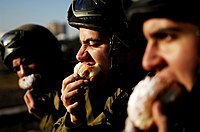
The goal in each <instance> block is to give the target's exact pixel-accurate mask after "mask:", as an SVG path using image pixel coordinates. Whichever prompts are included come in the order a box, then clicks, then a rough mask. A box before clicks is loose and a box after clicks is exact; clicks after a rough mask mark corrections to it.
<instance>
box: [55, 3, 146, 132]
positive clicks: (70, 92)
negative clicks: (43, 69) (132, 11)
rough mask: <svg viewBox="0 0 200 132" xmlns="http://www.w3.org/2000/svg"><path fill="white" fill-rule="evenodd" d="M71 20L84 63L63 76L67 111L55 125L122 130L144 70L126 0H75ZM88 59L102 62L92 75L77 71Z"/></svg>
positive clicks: (92, 63)
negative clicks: (130, 28)
mask: <svg viewBox="0 0 200 132" xmlns="http://www.w3.org/2000/svg"><path fill="white" fill-rule="evenodd" d="M68 23H69V25H71V26H72V27H75V28H77V29H78V30H79V31H80V33H79V36H80V42H81V47H80V49H79V51H78V53H77V55H76V59H77V60H78V61H79V64H80V65H81V64H83V65H82V67H81V66H80V67H79V68H77V67H76V68H75V69H78V72H74V73H73V74H72V75H70V76H68V77H66V78H65V79H64V81H63V86H62V96H61V99H62V101H63V104H64V106H65V108H66V110H67V113H66V115H65V116H64V117H63V118H61V119H60V120H59V121H58V122H57V123H56V124H55V131H84V130H85V131H95V132H96V131H114V132H120V131H121V130H122V129H123V127H124V120H125V117H126V115H127V112H126V105H127V100H128V97H129V93H130V91H132V87H133V86H134V85H135V83H136V82H137V81H138V80H139V79H141V78H142V77H143V76H144V74H145V72H144V71H143V70H142V69H141V65H140V64H141V63H140V59H141V55H142V51H143V50H142V48H141V49H139V48H138V49H136V48H135V45H134V43H133V42H131V41H130V40H131V38H129V27H128V21H127V18H126V15H125V13H124V9H123V6H122V3H121V1H120V0H73V1H72V3H71V6H70V7H69V10H68ZM85 63H86V65H87V66H85V67H95V66H96V65H97V66H99V69H100V70H98V72H97V73H96V74H95V75H94V76H93V78H92V79H91V78H89V79H88V78H86V77H85V76H82V74H80V73H79V72H80V71H81V70H82V69H84V64H85ZM75 71H76V70H75ZM89 72H90V71H89ZM83 74H87V73H86V72H83Z"/></svg>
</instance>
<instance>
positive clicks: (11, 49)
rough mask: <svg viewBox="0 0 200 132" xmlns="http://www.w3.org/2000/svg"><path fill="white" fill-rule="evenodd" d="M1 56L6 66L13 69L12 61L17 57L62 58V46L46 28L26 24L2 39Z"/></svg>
mask: <svg viewBox="0 0 200 132" xmlns="http://www.w3.org/2000/svg"><path fill="white" fill-rule="evenodd" d="M0 51H1V52H0V54H1V58H2V60H3V62H4V64H5V65H6V66H7V67H8V68H9V69H12V65H11V62H12V59H13V57H15V56H16V55H19V54H20V55H21V54H33V55H34V56H38V57H39V58H41V57H42V58H43V57H44V58H43V59H44V60H45V59H46V60H47V59H53V60H55V59H54V58H62V55H63V53H62V50H61V44H60V43H59V41H58V40H57V39H56V37H55V36H54V35H53V34H52V33H51V32H50V31H49V30H48V29H47V28H45V27H43V26H41V25H37V24H24V25H21V26H19V27H17V28H15V29H13V30H11V31H8V32H6V33H5V34H4V35H3V36H2V37H1V39H0Z"/></svg>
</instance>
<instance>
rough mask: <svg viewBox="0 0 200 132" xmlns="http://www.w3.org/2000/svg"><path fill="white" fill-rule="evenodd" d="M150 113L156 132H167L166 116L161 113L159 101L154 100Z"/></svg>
mask: <svg viewBox="0 0 200 132" xmlns="http://www.w3.org/2000/svg"><path fill="white" fill-rule="evenodd" d="M152 113H153V118H154V121H155V124H156V125H157V128H158V132H167V131H168V129H167V128H168V127H167V126H168V125H167V116H166V115H164V114H163V113H162V106H161V103H160V102H159V101H156V102H154V104H153V106H152Z"/></svg>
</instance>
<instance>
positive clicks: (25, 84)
mask: <svg viewBox="0 0 200 132" xmlns="http://www.w3.org/2000/svg"><path fill="white" fill-rule="evenodd" d="M38 78H40V75H38V74H37V75H36V74H31V75H29V76H25V77H23V78H20V79H19V87H20V88H22V89H24V90H27V89H29V88H30V87H31V86H32V84H33V83H34V82H35V81H36V80H37V79H38Z"/></svg>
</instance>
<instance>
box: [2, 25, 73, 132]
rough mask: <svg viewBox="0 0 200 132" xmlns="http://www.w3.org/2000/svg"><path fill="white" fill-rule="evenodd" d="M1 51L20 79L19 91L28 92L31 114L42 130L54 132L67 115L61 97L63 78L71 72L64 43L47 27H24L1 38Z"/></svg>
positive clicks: (5, 61) (28, 106) (3, 57)
mask: <svg viewBox="0 0 200 132" xmlns="http://www.w3.org/2000/svg"><path fill="white" fill-rule="evenodd" d="M0 51H1V52H0V53H1V57H2V60H3V62H4V64H5V65H6V66H7V67H8V69H9V70H11V71H13V72H15V73H16V74H17V76H18V77H19V81H18V84H19V88H20V89H23V90H26V93H25V95H24V101H25V103H26V105H27V109H28V112H29V113H30V114H33V115H34V116H36V117H37V118H39V119H41V123H40V127H41V130H42V131H48V132H49V131H51V129H52V127H53V124H54V121H56V120H57V118H58V117H59V116H61V115H62V114H64V111H62V110H64V108H63V106H62V103H61V102H59V101H58V97H59V96H60V88H61V83H62V79H63V78H64V77H65V76H66V75H68V74H69V73H70V72H71V69H72V68H71V64H68V62H65V60H64V58H63V52H62V50H61V44H60V43H59V41H58V40H57V39H56V37H55V36H54V35H53V34H52V33H51V32H50V31H49V30H48V29H46V28H45V27H43V26H40V25H37V24H24V25H21V26H19V27H17V28H15V29H13V30H10V31H8V32H6V33H5V34H4V35H3V36H2V37H1V39H0ZM54 101H55V102H54ZM54 103H55V104H54Z"/></svg>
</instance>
